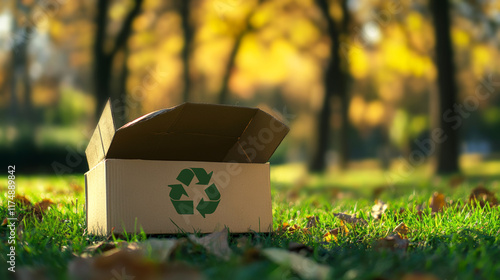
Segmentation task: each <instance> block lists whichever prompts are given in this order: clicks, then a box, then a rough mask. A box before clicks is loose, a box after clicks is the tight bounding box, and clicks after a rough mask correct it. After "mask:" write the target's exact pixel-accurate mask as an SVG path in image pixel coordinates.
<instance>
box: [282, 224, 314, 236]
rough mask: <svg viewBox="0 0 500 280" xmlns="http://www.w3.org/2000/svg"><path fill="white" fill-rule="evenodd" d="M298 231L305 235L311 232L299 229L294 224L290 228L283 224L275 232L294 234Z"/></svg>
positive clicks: (288, 225)
mask: <svg viewBox="0 0 500 280" xmlns="http://www.w3.org/2000/svg"><path fill="white" fill-rule="evenodd" d="M299 230H300V231H302V232H303V233H305V234H311V232H310V231H309V230H308V229H307V228H301V227H300V226H298V225H295V224H294V225H291V226H290V224H289V223H283V224H281V225H280V226H279V227H278V229H277V230H276V231H277V232H290V233H294V232H297V231H299Z"/></svg>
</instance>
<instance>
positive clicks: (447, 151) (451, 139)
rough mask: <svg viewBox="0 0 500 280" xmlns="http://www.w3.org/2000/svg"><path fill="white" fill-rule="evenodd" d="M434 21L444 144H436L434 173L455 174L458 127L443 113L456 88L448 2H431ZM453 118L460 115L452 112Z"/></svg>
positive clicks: (449, 107) (451, 103) (451, 105)
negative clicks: (435, 167) (435, 170)
mask: <svg viewBox="0 0 500 280" xmlns="http://www.w3.org/2000/svg"><path fill="white" fill-rule="evenodd" d="M430 3H431V5H432V7H431V8H432V13H433V18H434V26H435V28H434V30H435V31H434V34H435V38H436V52H435V59H436V64H437V68H438V80H437V82H438V88H439V114H438V117H439V122H438V123H439V127H440V128H441V129H443V131H444V135H446V141H444V142H443V143H437V172H438V173H440V174H443V173H453V172H458V169H459V168H458V153H459V150H458V128H455V129H454V128H453V125H454V122H450V120H449V118H451V117H450V116H448V118H445V117H444V115H443V114H445V112H446V111H449V110H454V105H455V103H456V99H457V98H456V96H457V89H456V85H455V67H454V64H453V48H452V44H451V36H450V5H449V0H441V1H430ZM452 114H453V118H456V117H458V118H460V116H459V115H458V114H457V113H456V112H455V111H453V112H452Z"/></svg>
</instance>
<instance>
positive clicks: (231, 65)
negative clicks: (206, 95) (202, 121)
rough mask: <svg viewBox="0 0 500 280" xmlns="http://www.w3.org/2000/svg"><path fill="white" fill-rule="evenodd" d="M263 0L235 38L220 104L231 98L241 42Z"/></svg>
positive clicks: (221, 91)
mask: <svg viewBox="0 0 500 280" xmlns="http://www.w3.org/2000/svg"><path fill="white" fill-rule="evenodd" d="M262 1H263V0H259V1H258V2H257V5H256V6H255V8H254V9H253V10H252V11H251V12H250V13H249V14H248V15H247V18H246V20H245V29H243V30H242V31H241V32H240V33H239V34H238V36H236V38H235V40H234V45H233V48H232V49H231V53H230V54H229V58H228V60H227V63H226V71H225V72H224V76H223V77H222V85H221V89H220V92H219V104H226V103H227V102H228V98H229V92H228V91H229V79H230V78H231V73H232V70H233V68H234V63H235V61H236V55H237V54H238V51H239V49H240V46H241V42H242V41H243V38H244V37H245V35H246V34H247V33H248V32H249V31H250V30H251V27H250V20H251V19H252V16H253V15H254V14H255V11H256V10H257V9H258V8H259V6H260V4H261V3H262Z"/></svg>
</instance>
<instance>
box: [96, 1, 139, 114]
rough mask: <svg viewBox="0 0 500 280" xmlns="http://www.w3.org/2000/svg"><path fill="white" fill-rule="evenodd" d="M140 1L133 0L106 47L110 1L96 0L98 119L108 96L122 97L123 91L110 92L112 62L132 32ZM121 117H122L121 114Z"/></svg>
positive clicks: (122, 49)
mask: <svg viewBox="0 0 500 280" xmlns="http://www.w3.org/2000/svg"><path fill="white" fill-rule="evenodd" d="M142 2H143V0H135V1H134V4H135V5H134V6H133V8H132V9H131V10H130V11H129V13H128V14H127V16H126V17H125V19H124V20H123V24H122V27H121V29H120V30H119V32H118V34H117V35H116V38H115V40H114V43H113V44H111V45H112V47H111V48H109V47H108V46H110V44H109V42H108V41H107V36H106V29H107V26H108V24H107V23H108V14H109V7H110V1H107V0H98V1H97V2H96V5H97V6H96V8H97V15H96V18H95V23H96V31H95V38H94V93H95V96H96V100H97V108H96V119H99V116H100V114H101V112H102V110H103V108H104V105H105V104H106V101H107V100H108V98H109V97H111V96H116V98H117V99H120V100H123V99H124V96H123V94H124V92H118V93H117V94H116V95H114V94H112V92H111V91H112V89H111V86H110V85H111V79H112V68H113V62H114V59H115V56H116V54H117V53H119V52H120V51H124V48H125V45H126V44H127V41H128V38H129V37H130V34H131V33H132V22H133V21H134V19H135V18H136V17H137V15H138V14H139V12H140V10H141V5H142ZM121 113H122V114H124V113H125V112H123V111H121ZM121 118H122V119H123V116H121Z"/></svg>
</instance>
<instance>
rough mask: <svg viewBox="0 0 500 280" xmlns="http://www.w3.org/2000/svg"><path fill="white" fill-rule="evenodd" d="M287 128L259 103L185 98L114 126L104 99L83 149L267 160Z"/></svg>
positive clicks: (93, 154) (95, 158)
mask: <svg viewBox="0 0 500 280" xmlns="http://www.w3.org/2000/svg"><path fill="white" fill-rule="evenodd" d="M288 131H289V128H288V127H287V126H286V125H285V124H283V123H282V122H280V121H279V120H277V119H276V118H274V117H272V116H271V115H269V114H267V113H265V112H263V111H261V110H260V109H257V108H246V107H238V106H230V105H215V104H199V103H184V104H181V105H179V106H176V107H172V108H169V109H164V110H159V111H156V112H153V113H150V114H147V115H144V116H142V117H140V118H138V119H136V120H134V121H132V122H129V123H127V124H125V125H124V126H122V127H120V128H116V125H115V122H114V121H113V112H112V108H111V106H110V103H109V102H108V103H107V105H106V108H105V109H104V111H103V114H102V116H101V119H100V120H99V123H98V125H97V128H96V130H95V131H94V134H93V135H92V138H91V139H90V142H89V145H88V147H87V150H86V151H85V152H86V154H87V160H88V163H89V167H90V168H92V167H93V166H95V165H96V164H98V163H99V162H100V161H102V160H103V159H105V158H117V159H146V160H179V161H181V160H182V161H213V162H229V161H235V162H247V163H248V162H249V163H265V162H267V161H268V160H269V158H270V157H271V156H272V154H273V153H274V151H275V150H276V148H277V147H278V145H279V144H280V143H281V141H282V140H283V138H284V137H285V136H286V134H287V133H288Z"/></svg>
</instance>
